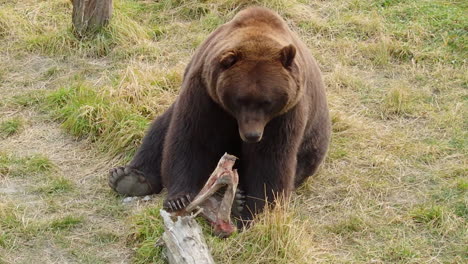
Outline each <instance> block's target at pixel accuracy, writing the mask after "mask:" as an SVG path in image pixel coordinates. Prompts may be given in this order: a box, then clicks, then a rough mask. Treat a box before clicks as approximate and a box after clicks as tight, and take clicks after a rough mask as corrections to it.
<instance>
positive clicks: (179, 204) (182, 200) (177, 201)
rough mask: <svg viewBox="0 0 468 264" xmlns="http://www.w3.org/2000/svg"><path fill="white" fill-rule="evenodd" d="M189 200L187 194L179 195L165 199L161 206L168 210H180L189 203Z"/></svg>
mask: <svg viewBox="0 0 468 264" xmlns="http://www.w3.org/2000/svg"><path fill="white" fill-rule="evenodd" d="M191 201H192V198H191V196H190V195H189V194H185V195H180V196H176V197H175V198H172V199H167V200H166V201H165V202H164V205H163V207H164V209H165V210H166V211H168V212H174V211H180V210H182V209H184V208H185V207H187V205H189V204H190V202H191Z"/></svg>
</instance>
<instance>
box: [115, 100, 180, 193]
mask: <svg viewBox="0 0 468 264" xmlns="http://www.w3.org/2000/svg"><path fill="white" fill-rule="evenodd" d="M172 109H173V107H172V106H171V107H169V109H167V110H166V112H164V114H162V115H161V116H159V117H158V118H157V119H156V120H155V121H154V123H153V124H152V125H151V128H150V129H149V130H148V132H147V133H146V135H145V137H144V138H143V143H142V144H141V146H140V148H139V149H138V151H137V153H136V154H135V157H134V158H133V160H132V161H131V162H130V164H128V165H127V166H124V167H116V168H113V169H111V170H110V171H109V186H110V187H111V188H112V189H113V190H114V191H116V192H118V193H120V194H124V195H130V196H143V195H148V194H153V193H159V192H161V190H162V188H163V185H162V180H161V160H162V151H163V145H164V138H165V136H166V132H167V129H168V127H169V122H170V120H171V116H172V111H173V110H172Z"/></svg>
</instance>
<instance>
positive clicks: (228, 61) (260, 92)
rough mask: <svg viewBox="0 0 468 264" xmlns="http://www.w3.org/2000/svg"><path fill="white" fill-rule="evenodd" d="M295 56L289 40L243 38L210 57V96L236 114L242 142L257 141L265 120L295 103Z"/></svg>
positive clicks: (298, 94)
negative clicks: (288, 42) (280, 43)
mask: <svg viewBox="0 0 468 264" xmlns="http://www.w3.org/2000/svg"><path fill="white" fill-rule="evenodd" d="M295 57H296V48H295V47H294V46H293V45H292V44H287V45H279V44H278V43H276V42H275V43H274V45H272V44H271V43H269V42H268V41H246V42H243V43H242V44H241V45H238V46H237V47H234V48H228V49H225V50H223V51H222V52H220V53H219V54H217V56H215V58H214V59H213V61H212V64H214V70H212V71H211V78H210V79H211V80H210V84H211V85H208V86H209V87H208V90H209V94H210V97H212V99H213V100H214V101H215V102H217V103H218V104H219V105H221V107H223V109H224V110H225V111H227V112H228V113H230V114H231V115H232V116H233V117H235V118H236V120H237V124H238V128H239V134H240V137H241V138H242V140H243V141H244V142H249V143H255V142H259V141H260V140H261V139H262V136H263V131H264V128H265V126H266V125H267V123H268V122H269V121H271V120H272V119H273V118H275V117H277V116H279V115H281V114H283V113H285V112H287V111H288V110H290V109H291V108H292V107H293V106H294V105H295V104H297V102H298V98H299V97H300V92H301V91H300V90H301V85H300V81H299V76H298V66H297V64H296V63H295ZM212 69H213V68H212Z"/></svg>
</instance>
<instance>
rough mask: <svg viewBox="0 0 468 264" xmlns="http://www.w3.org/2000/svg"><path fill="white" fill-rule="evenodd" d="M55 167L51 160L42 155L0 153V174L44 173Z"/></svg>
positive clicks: (10, 175) (17, 175)
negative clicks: (21, 155)
mask: <svg viewBox="0 0 468 264" xmlns="http://www.w3.org/2000/svg"><path fill="white" fill-rule="evenodd" d="M54 168H55V165H54V164H53V162H52V161H51V160H50V159H48V158H47V157H45V156H42V155H32V156H28V157H17V156H15V155H11V154H6V153H0V175H1V176H6V177H26V176H28V175H31V174H32V175H35V174H46V173H48V172H51V171H52V170H53V169H54Z"/></svg>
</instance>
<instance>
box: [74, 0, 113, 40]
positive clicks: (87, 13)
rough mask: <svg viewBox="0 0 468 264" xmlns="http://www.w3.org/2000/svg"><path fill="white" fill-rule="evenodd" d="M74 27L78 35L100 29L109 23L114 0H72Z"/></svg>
mask: <svg viewBox="0 0 468 264" xmlns="http://www.w3.org/2000/svg"><path fill="white" fill-rule="evenodd" d="M72 3H73V15H72V22H73V29H74V32H75V34H76V36H77V37H80V38H81V37H84V36H87V35H91V34H93V33H95V32H97V31H99V30H100V29H101V28H102V27H104V26H106V25H107V24H109V21H110V19H111V16H112V0H72Z"/></svg>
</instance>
